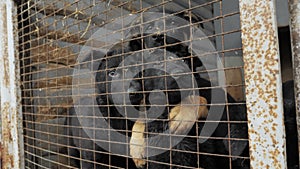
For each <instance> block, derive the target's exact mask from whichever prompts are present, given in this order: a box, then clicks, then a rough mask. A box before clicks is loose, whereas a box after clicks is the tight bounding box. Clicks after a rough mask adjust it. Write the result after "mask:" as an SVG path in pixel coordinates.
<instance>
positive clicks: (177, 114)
mask: <svg viewBox="0 0 300 169" xmlns="http://www.w3.org/2000/svg"><path fill="white" fill-rule="evenodd" d="M205 104H207V100H206V99H205V98H204V97H201V96H188V97H186V98H185V99H184V100H182V101H181V103H180V104H178V105H177V106H175V107H174V108H173V109H172V110H171V112H170V114H169V119H170V121H169V129H170V133H171V134H178V135H181V134H182V135H184V134H187V133H188V131H189V130H190V129H191V128H192V127H193V125H194V124H195V122H196V121H197V120H198V119H199V118H201V117H203V118H206V117H207V114H208V109H207V106H206V105H205Z"/></svg>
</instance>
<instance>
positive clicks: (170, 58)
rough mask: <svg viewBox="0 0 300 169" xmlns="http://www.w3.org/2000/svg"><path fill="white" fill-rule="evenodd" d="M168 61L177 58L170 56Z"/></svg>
mask: <svg viewBox="0 0 300 169" xmlns="http://www.w3.org/2000/svg"><path fill="white" fill-rule="evenodd" d="M167 59H168V60H173V59H175V57H173V56H168V57H167Z"/></svg>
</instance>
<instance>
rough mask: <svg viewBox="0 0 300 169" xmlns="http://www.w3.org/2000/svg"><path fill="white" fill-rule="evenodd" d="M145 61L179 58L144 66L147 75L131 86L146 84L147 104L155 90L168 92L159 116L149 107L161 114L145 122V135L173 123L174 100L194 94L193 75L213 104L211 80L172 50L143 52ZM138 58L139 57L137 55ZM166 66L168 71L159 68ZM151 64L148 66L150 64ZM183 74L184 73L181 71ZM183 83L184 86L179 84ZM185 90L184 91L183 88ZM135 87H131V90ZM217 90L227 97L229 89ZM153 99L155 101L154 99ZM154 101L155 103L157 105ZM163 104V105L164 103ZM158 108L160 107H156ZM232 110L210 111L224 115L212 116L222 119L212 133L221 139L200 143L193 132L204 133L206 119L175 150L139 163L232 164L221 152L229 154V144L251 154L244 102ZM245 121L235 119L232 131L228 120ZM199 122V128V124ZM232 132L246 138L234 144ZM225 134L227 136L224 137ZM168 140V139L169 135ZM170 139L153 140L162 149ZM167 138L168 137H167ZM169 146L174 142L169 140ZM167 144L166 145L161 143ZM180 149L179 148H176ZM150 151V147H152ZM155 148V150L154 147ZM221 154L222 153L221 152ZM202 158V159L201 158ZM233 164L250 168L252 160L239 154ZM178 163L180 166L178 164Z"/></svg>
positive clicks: (157, 165)
mask: <svg viewBox="0 0 300 169" xmlns="http://www.w3.org/2000/svg"><path fill="white" fill-rule="evenodd" d="M143 56H144V57H143V62H149V63H155V60H165V59H166V58H175V59H174V60H173V62H170V63H167V65H165V62H168V61H165V62H160V63H155V64H156V65H155V66H156V67H157V68H158V69H155V68H153V67H152V68H149V69H144V70H143V72H142V75H140V76H141V77H142V79H143V82H141V80H134V84H139V83H140V84H139V85H133V86H131V87H134V89H135V90H136V89H138V87H137V86H142V84H144V86H143V89H141V91H143V93H144V95H145V99H146V104H149V105H150V103H151V93H152V92H151V91H156V90H160V91H164V94H165V95H166V96H167V98H163V99H167V101H166V102H167V103H168V104H169V106H167V107H165V109H164V110H163V113H162V114H161V115H160V116H158V117H157V116H156V114H155V111H148V112H147V116H148V117H157V118H156V119H154V120H153V121H151V122H149V123H146V124H145V125H146V126H145V136H146V137H153V136H156V135H157V134H158V133H163V132H164V131H166V130H167V129H168V127H169V125H168V121H167V119H168V115H169V112H170V110H172V108H174V104H178V103H180V102H181V100H182V98H186V97H187V96H189V95H192V94H193V92H195V91H193V89H192V88H191V86H193V85H189V82H190V83H191V84H192V83H193V82H192V79H193V78H192V76H194V75H195V76H194V77H195V80H196V83H197V84H196V85H198V87H199V89H196V90H197V91H198V92H199V93H200V96H203V97H204V98H205V99H206V100H207V101H208V103H209V105H210V104H212V100H211V99H212V89H211V88H210V87H211V84H210V82H209V81H207V80H205V79H202V78H200V77H199V76H197V75H196V74H192V73H191V72H192V71H191V70H190V69H189V67H187V68H186V67H185V66H183V65H187V64H185V62H182V61H180V60H177V59H176V56H175V55H174V54H172V53H170V52H166V53H164V51H163V50H156V51H154V52H148V53H147V54H145V53H144V54H143ZM135 60H136V59H135ZM162 67H164V68H165V70H167V72H166V71H164V70H162V69H159V68H162ZM146 68H147V67H146ZM172 71H173V72H176V73H177V74H178V75H177V76H175V77H174V76H173V75H172V74H173V72H172ZM180 74H181V75H180ZM180 81H184V82H186V83H185V85H181V86H180V85H179V84H178V82H180ZM179 86H180V87H179ZM182 89H189V90H182ZM180 90H181V91H180ZM130 91H131V90H130ZM213 94H216V95H217V97H218V98H222V97H223V98H225V92H224V91H223V90H222V89H214V91H213ZM154 99H155V100H159V99H161V97H160V96H157V97H155V96H154ZM227 101H228V102H229V103H236V102H235V100H234V99H233V98H232V97H231V96H230V95H229V94H227ZM152 102H153V101H152ZM166 102H165V101H163V100H161V101H157V102H156V104H155V106H159V103H162V104H165V103H166ZM213 103H219V104H221V103H223V104H224V103H225V99H224V100H222V99H220V100H219V101H215V102H213ZM155 106H153V105H152V107H155ZM160 106H162V105H160ZM212 107H214V106H213V105H210V106H208V108H209V109H212ZM154 110H158V108H157V109H154ZM228 110H229V112H228V113H227V112H226V110H225V111H222V112H210V113H213V114H218V113H219V114H220V113H221V115H220V119H212V120H221V121H223V122H220V123H218V124H216V125H217V128H216V130H215V132H214V133H213V134H212V137H215V138H216V137H218V138H219V139H208V140H206V141H205V142H204V143H201V144H198V139H197V138H195V137H191V136H196V133H200V132H201V129H202V126H203V125H204V124H203V123H199V124H197V125H195V126H194V127H193V128H192V129H191V131H190V132H189V133H188V136H187V137H185V138H183V139H182V141H181V142H179V143H178V144H177V145H176V146H175V147H173V149H172V151H166V152H164V153H162V154H159V155H156V156H151V157H148V158H147V160H148V161H149V162H148V163H147V164H146V165H144V166H139V167H145V168H146V167H148V168H169V167H170V166H169V165H170V163H172V165H175V166H174V167H173V168H181V167H180V166H188V167H204V168H220V167H221V168H229V158H226V157H222V156H220V155H228V151H229V147H230V149H231V152H232V154H231V155H233V156H239V155H242V156H248V152H247V151H248V150H247V149H248V148H247V146H248V142H247V141H246V139H247V124H246V123H245V121H246V120H247V118H246V110H245V107H244V106H241V105H229V106H228ZM227 114H228V115H229V117H227ZM229 119H230V121H244V123H233V124H230V131H228V125H229V124H227V123H225V122H224V121H226V120H229ZM197 126H198V129H197V128H196V127H197ZM229 132H230V137H231V138H242V139H245V141H234V140H231V144H230V145H229V144H228V143H227V141H226V137H227V136H228V133H229ZM220 138H223V139H224V140H223V139H220ZM167 140H168V139H167ZM163 141H166V140H159V142H151V143H148V144H151V145H150V146H152V147H156V146H158V147H157V149H159V145H160V144H161V142H163ZM166 142H167V141H166ZM165 146H170V145H168V144H166V145H165ZM161 148H165V147H161ZM176 150H177V151H176ZM198 150H200V152H202V153H210V154H211V155H200V156H199V157H198V154H197V152H198ZM148 151H150V150H149V149H148ZM153 151H155V150H153ZM218 155H219V156H218ZM197 159H199V160H197ZM232 161H233V162H232V167H233V168H249V161H248V160H244V158H235V159H232ZM176 165H177V167H176Z"/></svg>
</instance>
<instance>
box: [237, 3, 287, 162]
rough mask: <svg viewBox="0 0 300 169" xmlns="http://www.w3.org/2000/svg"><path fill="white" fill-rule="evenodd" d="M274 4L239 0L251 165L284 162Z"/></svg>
mask: <svg viewBox="0 0 300 169" xmlns="http://www.w3.org/2000/svg"><path fill="white" fill-rule="evenodd" d="M274 8H275V7H274V2H273V1H272V0H271V1H259V0H253V1H247V0H240V13H241V15H240V17H241V30H242V44H243V56H244V63H245V64H244V67H245V69H244V70H245V84H246V100H247V111H248V119H249V121H248V124H249V142H250V159H251V167H252V168H273V167H274V168H282V167H283V165H284V164H285V162H284V161H285V157H284V156H285V153H284V152H285V142H284V134H283V133H284V124H283V121H282V119H283V108H282V98H281V95H282V93H281V89H280V88H281V85H280V83H279V80H278V79H280V61H279V50H278V42H277V32H276V31H277V25H276V18H275V9H274ZM280 105H281V106H280ZM270 124H271V127H270ZM281 145H284V146H281Z"/></svg>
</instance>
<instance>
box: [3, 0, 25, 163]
mask: <svg viewBox="0 0 300 169" xmlns="http://www.w3.org/2000/svg"><path fill="white" fill-rule="evenodd" d="M16 12H17V8H16V6H15V5H14V3H13V1H12V0H4V1H0V37H1V41H0V88H1V92H0V93H1V96H0V100H1V101H0V102H1V104H0V107H1V119H2V136H1V137H2V138H1V146H2V147H1V154H2V157H1V158H2V159H1V161H2V168H24V160H23V157H24V153H23V151H24V150H23V137H22V111H21V110H22V109H21V90H20V68H19V61H18V59H17V58H18V57H17V54H18V53H17V47H16V45H17V33H16V32H17V30H16V28H17V14H16Z"/></svg>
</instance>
